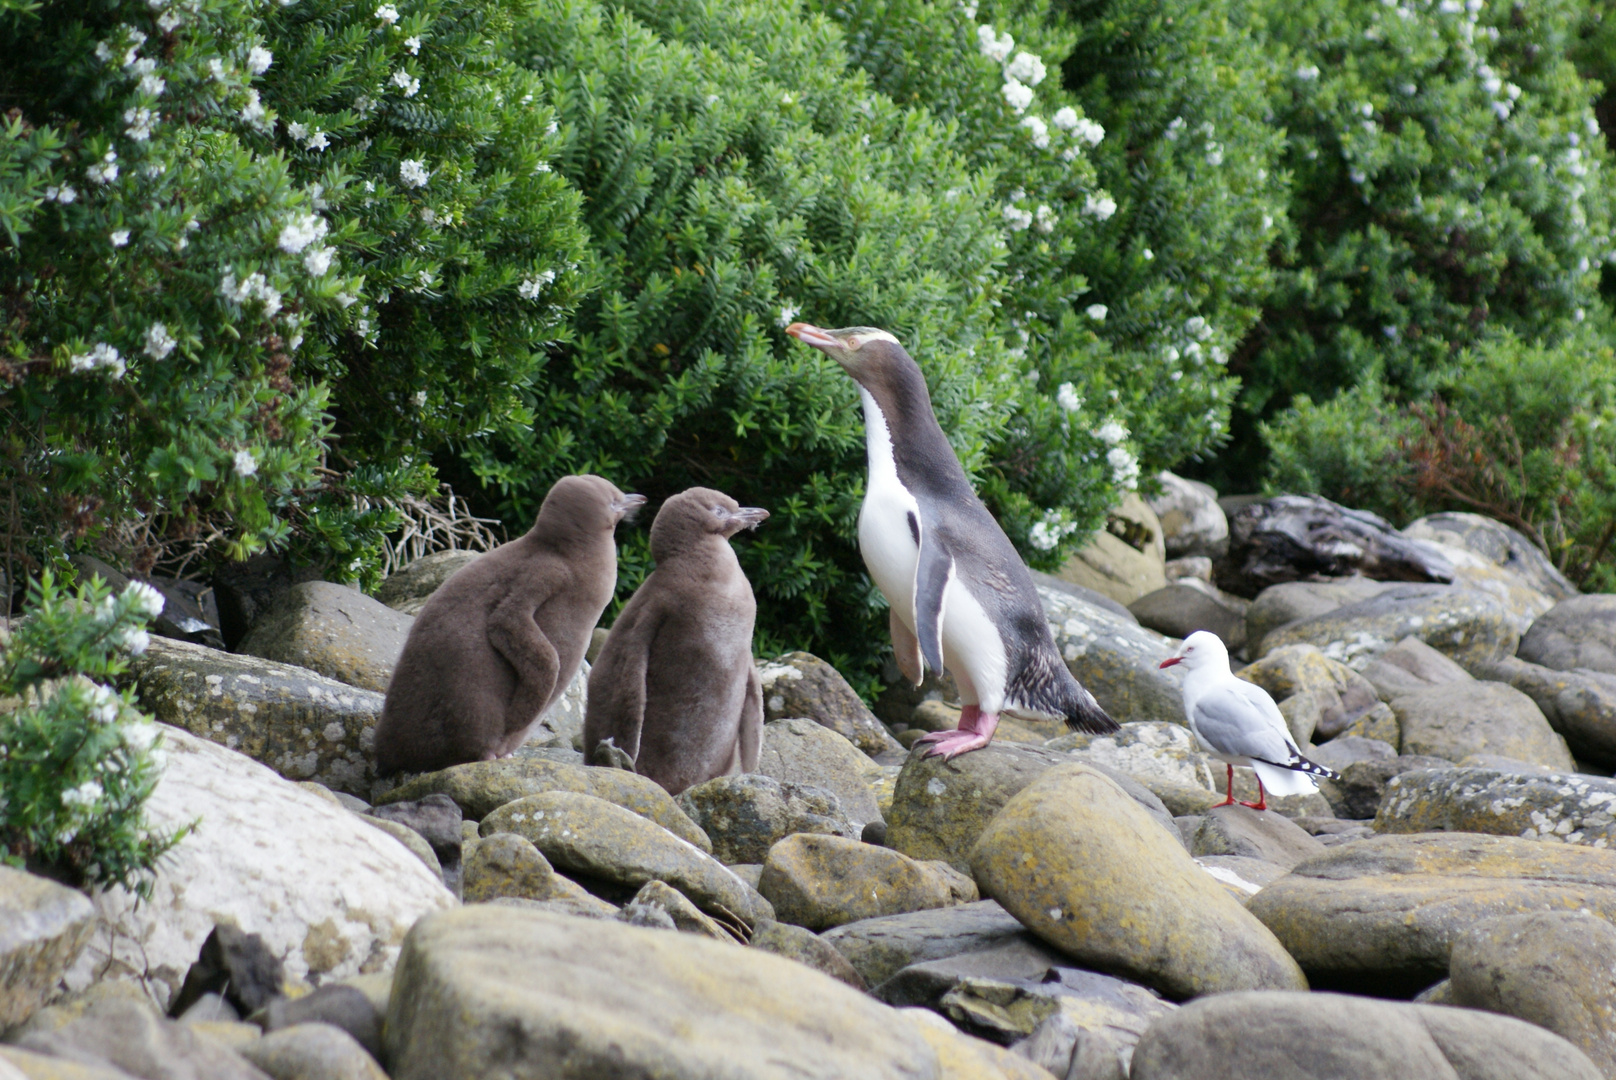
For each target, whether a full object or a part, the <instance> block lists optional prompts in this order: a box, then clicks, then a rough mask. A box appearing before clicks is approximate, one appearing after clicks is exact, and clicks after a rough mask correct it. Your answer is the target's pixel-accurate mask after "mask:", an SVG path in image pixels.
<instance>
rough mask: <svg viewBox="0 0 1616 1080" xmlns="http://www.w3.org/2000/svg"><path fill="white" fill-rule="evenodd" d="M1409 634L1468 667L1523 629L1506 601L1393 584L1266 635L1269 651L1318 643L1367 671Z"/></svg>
mask: <svg viewBox="0 0 1616 1080" xmlns="http://www.w3.org/2000/svg"><path fill="white" fill-rule="evenodd" d="M1410 635H1412V636H1414V637H1417V638H1419V639H1420V640H1421V641H1424V642H1425V643H1426V644H1427V645H1429V646H1431V647H1432V648H1434V649H1436V650H1437V651H1438V652H1442V653H1445V654H1447V655H1448V656H1450V657H1452V658H1453V659H1454V660H1456V661H1458V662H1459V663H1460V664H1461V665H1464V666H1466V667H1469V666H1471V665H1474V664H1481V663H1486V662H1487V661H1489V660H1496V659H1497V658H1499V657H1501V656H1509V655H1510V654H1511V653H1513V652H1514V651H1515V646H1516V643H1517V642H1518V641H1519V639H1520V632H1519V631H1518V630H1517V629H1516V628H1515V623H1514V620H1513V619H1512V618H1511V617H1510V615H1509V612H1507V611H1506V610H1505V609H1504V607H1503V605H1501V604H1500V603H1499V602H1498V601H1497V600H1494V599H1493V598H1492V597H1490V596H1488V595H1487V594H1485V593H1478V592H1473V591H1472V590H1470V589H1463V588H1458V587H1455V586H1451V585H1394V586H1392V587H1391V588H1389V589H1386V590H1385V591H1383V592H1381V593H1379V594H1378V595H1376V596H1374V597H1371V598H1370V599H1368V600H1362V601H1359V602H1358V603H1356V604H1348V605H1347V606H1345V607H1340V608H1336V609H1335V610H1334V611H1330V612H1326V613H1325V614H1323V615H1315V616H1313V617H1312V618H1308V619H1301V620H1298V621H1296V622H1292V623H1287V624H1286V625H1285V626H1282V627H1280V628H1279V629H1277V630H1275V631H1273V632H1272V633H1270V634H1268V635H1267V636H1266V637H1264V638H1263V640H1262V651H1263V654H1264V655H1266V654H1267V653H1269V652H1272V651H1273V650H1275V649H1278V648H1282V647H1284V646H1286V645H1299V644H1307V645H1317V646H1318V647H1319V648H1320V649H1321V650H1323V652H1324V655H1325V656H1328V657H1329V658H1330V659H1332V660H1338V661H1340V662H1341V663H1343V664H1345V665H1347V666H1348V667H1349V668H1352V669H1353V670H1354V671H1362V670H1363V669H1364V668H1365V667H1367V666H1368V664H1369V662H1370V661H1372V660H1374V659H1375V657H1377V656H1379V655H1380V654H1381V653H1383V652H1385V651H1386V650H1388V649H1390V648H1391V647H1392V646H1393V645H1395V644H1397V643H1398V642H1399V641H1402V640H1403V639H1404V638H1406V637H1409V636H1410Z"/></svg>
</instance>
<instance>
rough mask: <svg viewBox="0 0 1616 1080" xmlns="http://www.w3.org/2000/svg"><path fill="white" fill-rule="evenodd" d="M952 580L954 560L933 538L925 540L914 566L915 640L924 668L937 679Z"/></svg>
mask: <svg viewBox="0 0 1616 1080" xmlns="http://www.w3.org/2000/svg"><path fill="white" fill-rule="evenodd" d="M953 577H954V556H953V555H951V554H950V553H949V551H948V548H947V547H946V546H944V545H943V544H942V543H941V542H939V540H938V539H937V537H936V536H935V535H931V536H927V537H926V538H925V540H924V541H923V542H922V543H921V545H920V561H919V562H917V563H916V564H915V637H917V638H919V639H920V655H922V656H924V657H925V658H926V666H927V667H929V668H931V669H932V670H933V671H935V672H936V673H937V674H939V675H941V674H942V673H943V603H944V600H945V598H946V596H947V594H948V583H949V581H951V580H952V579H953Z"/></svg>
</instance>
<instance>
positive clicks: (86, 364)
mask: <svg viewBox="0 0 1616 1080" xmlns="http://www.w3.org/2000/svg"><path fill="white" fill-rule="evenodd" d="M68 365H69V367H70V368H71V369H72V370H73V371H75V372H84V371H96V370H98V369H101V368H105V369H106V370H107V371H109V372H111V373H112V377H113V378H114V379H121V378H123V372H124V365H123V357H122V356H121V355H119V353H118V350H117V349H115V348H113V347H112V346H111V345H108V344H107V343H106V342H104V341H103V342H97V343H96V345H95V347H94V348H92V349H91V350H90V351H89V352H87V353H75V354H74V355H73V356H71V357H69V358H68Z"/></svg>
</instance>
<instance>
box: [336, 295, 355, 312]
mask: <svg viewBox="0 0 1616 1080" xmlns="http://www.w3.org/2000/svg"><path fill="white" fill-rule="evenodd" d="M358 302H359V297H357V296H355V295H354V294H353V293H345V292H339V293H338V294H337V306H338V307H341V308H343V309H347V308H351V307H353V306H354V304H356V303H358Z"/></svg>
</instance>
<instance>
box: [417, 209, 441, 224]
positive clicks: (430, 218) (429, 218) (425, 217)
mask: <svg viewBox="0 0 1616 1080" xmlns="http://www.w3.org/2000/svg"><path fill="white" fill-rule="evenodd" d="M421 220H422V221H424V222H426V223H427V224H428V225H436V224H437V223H438V212H437V211H436V210H434V209H432V208H431V207H430V206H423V207H421Z"/></svg>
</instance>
